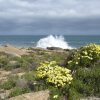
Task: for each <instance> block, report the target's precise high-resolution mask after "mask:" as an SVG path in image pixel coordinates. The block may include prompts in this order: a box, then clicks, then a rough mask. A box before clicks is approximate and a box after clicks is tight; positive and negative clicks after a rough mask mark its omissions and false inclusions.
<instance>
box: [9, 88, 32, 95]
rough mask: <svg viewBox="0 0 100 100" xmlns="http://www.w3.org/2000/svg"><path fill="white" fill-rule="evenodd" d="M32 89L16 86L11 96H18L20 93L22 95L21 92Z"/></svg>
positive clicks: (27, 91)
mask: <svg viewBox="0 0 100 100" xmlns="http://www.w3.org/2000/svg"><path fill="white" fill-rule="evenodd" d="M30 91H31V90H30V89H29V88H19V87H16V88H14V89H13V90H12V91H11V93H10V95H9V97H14V96H18V95H21V94H24V93H29V92H30Z"/></svg>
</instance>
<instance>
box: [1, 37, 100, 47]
mask: <svg viewBox="0 0 100 100" xmlns="http://www.w3.org/2000/svg"><path fill="white" fill-rule="evenodd" d="M90 43H96V44H100V36H95V35H93V36H92V35H90V36H81V35H80V36H79V35H78V36H77V35H63V36H54V35H49V36H47V35H19V36H18V35H8V36H7V35H6V36H5V35H4V36H3V35H2V36H0V45H3V44H12V45H15V46H17V47H43V48H46V47H48V46H55V47H62V48H79V47H81V46H84V45H87V44H90Z"/></svg>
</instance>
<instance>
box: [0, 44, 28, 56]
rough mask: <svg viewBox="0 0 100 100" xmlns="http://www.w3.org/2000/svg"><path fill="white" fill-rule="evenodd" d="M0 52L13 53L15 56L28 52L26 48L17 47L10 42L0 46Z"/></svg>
mask: <svg viewBox="0 0 100 100" xmlns="http://www.w3.org/2000/svg"><path fill="white" fill-rule="evenodd" d="M0 52H5V53H8V54H11V55H15V56H21V55H24V54H28V52H27V49H21V48H17V47H15V46H13V45H10V44H7V45H2V46H0Z"/></svg>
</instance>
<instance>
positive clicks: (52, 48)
mask: <svg viewBox="0 0 100 100" xmlns="http://www.w3.org/2000/svg"><path fill="white" fill-rule="evenodd" d="M47 49H48V50H63V49H62V48H59V47H47Z"/></svg>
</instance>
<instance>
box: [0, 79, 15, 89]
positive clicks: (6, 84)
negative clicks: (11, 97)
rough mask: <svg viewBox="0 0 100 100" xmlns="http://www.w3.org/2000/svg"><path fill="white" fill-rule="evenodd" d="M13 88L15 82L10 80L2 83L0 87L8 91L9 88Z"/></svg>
mask: <svg viewBox="0 0 100 100" xmlns="http://www.w3.org/2000/svg"><path fill="white" fill-rule="evenodd" d="M13 87H15V81H14V80H12V79H9V80H8V81H6V82H4V83H3V84H2V85H1V88H3V89H5V90H9V89H11V88H13Z"/></svg>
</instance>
